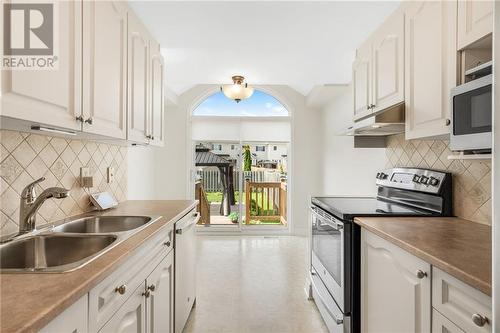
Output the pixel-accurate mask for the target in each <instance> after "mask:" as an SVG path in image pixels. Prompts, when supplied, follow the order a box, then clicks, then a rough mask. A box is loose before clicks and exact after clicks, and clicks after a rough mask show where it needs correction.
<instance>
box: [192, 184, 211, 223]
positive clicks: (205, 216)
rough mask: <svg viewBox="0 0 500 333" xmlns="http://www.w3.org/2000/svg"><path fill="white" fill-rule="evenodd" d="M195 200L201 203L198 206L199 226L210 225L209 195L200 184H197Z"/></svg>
mask: <svg viewBox="0 0 500 333" xmlns="http://www.w3.org/2000/svg"><path fill="white" fill-rule="evenodd" d="M195 198H196V200H198V201H199V202H200V204H199V205H198V212H199V213H200V221H199V222H198V224H210V202H208V199H207V194H206V193H205V189H204V188H203V185H202V184H201V183H200V182H197V183H196V187H195Z"/></svg>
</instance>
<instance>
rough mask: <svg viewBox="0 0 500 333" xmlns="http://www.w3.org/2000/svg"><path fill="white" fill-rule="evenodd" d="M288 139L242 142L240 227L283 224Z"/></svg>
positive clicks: (285, 204)
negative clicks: (281, 140) (284, 140)
mask: <svg viewBox="0 0 500 333" xmlns="http://www.w3.org/2000/svg"><path fill="white" fill-rule="evenodd" d="M288 146H289V145H288V143H283V142H281V143H280V142H242V143H241V147H240V149H241V156H240V163H239V164H240V172H241V175H240V177H239V178H240V189H241V190H240V193H241V194H242V195H241V196H242V198H241V200H239V202H240V223H241V225H242V229H243V230H245V229H256V228H270V227H271V228H272V227H274V228H275V227H279V228H282V227H284V226H285V227H286V225H287V217H286V216H287V209H286V207H287V158H288Z"/></svg>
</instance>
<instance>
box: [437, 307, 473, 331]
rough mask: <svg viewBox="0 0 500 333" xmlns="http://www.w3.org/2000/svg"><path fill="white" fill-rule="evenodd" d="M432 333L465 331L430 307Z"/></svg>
mask: <svg viewBox="0 0 500 333" xmlns="http://www.w3.org/2000/svg"><path fill="white" fill-rule="evenodd" d="M432 333H465V331H464V330H461V329H460V328H459V327H458V326H457V325H455V324H453V323H452V322H451V321H450V320H449V319H448V318H446V317H445V316H443V315H442V314H440V313H439V311H436V309H432Z"/></svg>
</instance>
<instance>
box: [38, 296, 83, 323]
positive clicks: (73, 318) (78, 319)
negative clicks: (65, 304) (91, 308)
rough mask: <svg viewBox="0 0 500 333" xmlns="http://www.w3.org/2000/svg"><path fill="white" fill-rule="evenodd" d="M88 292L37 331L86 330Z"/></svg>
mask: <svg viewBox="0 0 500 333" xmlns="http://www.w3.org/2000/svg"><path fill="white" fill-rule="evenodd" d="M88 299H89V297H88V294H85V295H84V296H82V298H80V299H79V300H78V301H76V302H75V303H74V304H73V305H71V306H70V307H69V308H67V309H66V310H64V312H63V313H61V314H60V315H59V316H58V317H57V318H56V319H54V320H52V321H51V322H50V323H49V324H48V325H47V326H45V327H44V328H42V329H41V330H40V331H39V333H86V332H88V323H87V317H88Z"/></svg>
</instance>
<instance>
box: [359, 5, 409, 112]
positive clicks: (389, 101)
mask: <svg viewBox="0 0 500 333" xmlns="http://www.w3.org/2000/svg"><path fill="white" fill-rule="evenodd" d="M353 90H354V91H353V96H354V120H359V119H361V118H364V117H366V116H369V115H370V114H372V113H374V112H378V111H381V110H383V109H386V108H388V107H391V106H394V105H397V104H400V103H402V102H403V101H404V16H403V13H402V12H401V11H400V10H398V11H397V12H395V13H394V14H393V15H392V16H391V17H390V18H389V19H388V20H386V21H385V22H384V23H383V24H382V25H381V26H380V27H379V28H378V29H377V31H375V33H374V34H373V35H372V36H371V37H370V39H368V40H367V41H366V42H365V43H364V44H363V45H362V46H361V47H360V48H359V49H358V50H357V52H356V59H355V61H354V64H353Z"/></svg>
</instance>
